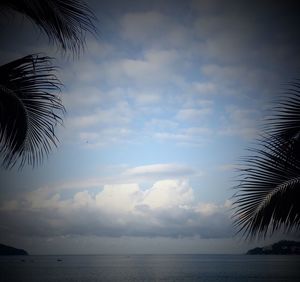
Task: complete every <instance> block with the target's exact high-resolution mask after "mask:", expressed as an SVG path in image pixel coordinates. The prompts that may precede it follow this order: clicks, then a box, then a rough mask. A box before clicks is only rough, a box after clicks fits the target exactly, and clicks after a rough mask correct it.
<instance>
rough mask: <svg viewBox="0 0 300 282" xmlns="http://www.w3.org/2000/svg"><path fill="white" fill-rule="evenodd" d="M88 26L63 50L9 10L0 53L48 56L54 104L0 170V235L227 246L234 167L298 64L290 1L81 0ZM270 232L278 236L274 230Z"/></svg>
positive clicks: (128, 245)
mask: <svg viewBox="0 0 300 282" xmlns="http://www.w3.org/2000/svg"><path fill="white" fill-rule="evenodd" d="M87 3H88V4H89V6H90V8H91V10H92V11H93V12H94V13H95V15H96V16H97V18H98V21H97V23H96V26H97V29H98V36H96V37H94V36H91V35H87V36H86V49H85V52H84V53H83V54H82V55H81V56H80V58H75V59H74V58H72V56H70V55H68V54H63V53H62V52H61V51H59V50H57V48H56V46H53V45H52V44H49V42H48V39H47V37H45V35H43V34H42V33H41V32H40V31H39V29H38V28H37V27H36V26H34V25H33V24H32V23H31V22H30V21H28V20H27V19H25V18H23V17H22V16H20V15H17V14H16V15H15V16H12V14H8V15H6V16H4V17H1V19H0V28H1V45H0V63H1V64H2V63H5V62H8V61H10V60H13V59H17V58H19V57H22V56H25V55H27V54H31V53H40V52H44V53H45V54H47V55H50V56H53V57H55V58H56V59H55V62H54V63H55V65H57V66H59V70H58V73H57V75H58V77H59V79H60V80H61V81H62V82H63V84H64V86H63V87H62V91H61V93H59V95H60V96H61V98H62V101H63V104H64V106H65V107H66V110H67V112H66V115H65V118H64V124H63V126H58V127H57V128H56V134H57V136H58V138H59V140H60V143H59V146H58V148H57V149H54V150H53V151H52V152H51V154H50V155H49V157H48V159H46V160H45V161H44V163H43V164H42V165H41V166H39V167H35V168H34V169H32V168H31V167H24V168H23V170H21V171H20V170H18V169H17V168H13V169H12V170H9V171H7V170H4V169H1V170H0V179H1V187H0V242H1V243H3V244H8V245H13V246H16V247H22V248H24V249H26V250H28V251H29V253H31V254H118V253H241V252H245V251H246V250H247V249H249V248H250V247H253V246H254V245H255V246H256V245H265V244H266V243H270V242H273V241H276V240H277V239H278V238H282V237H283V235H282V234H276V235H275V236H274V237H273V238H271V239H268V240H266V241H262V242H251V243H249V242H245V241H244V240H243V239H241V238H240V237H238V236H235V230H234V228H233V226H232V219H231V215H232V210H231V207H232V206H231V205H232V198H231V197H232V195H233V194H234V190H233V187H234V186H235V185H236V184H237V182H236V180H237V173H236V171H235V169H236V168H238V167H239V165H240V158H241V156H243V155H245V154H248V153H247V152H246V150H245V149H246V148H247V147H249V146H251V144H253V142H254V140H255V138H257V136H258V134H259V132H260V128H261V125H262V123H263V120H264V119H265V118H266V116H267V115H268V109H270V105H271V102H272V101H273V100H274V98H275V97H277V95H279V94H282V93H283V92H284V89H286V85H285V83H288V82H289V81H291V80H293V79H295V78H297V77H299V62H300V36H299V29H297V27H298V26H299V17H298V15H297V13H296V10H295V9H294V7H293V5H294V4H293V2H292V1H276V3H273V2H272V4H270V1H209V0H203V1H202V0H201V1H192V0H190V1H189V0H188V1H168V0H165V1H144V0H142V1H87ZM284 238H287V237H286V236H285V237H284Z"/></svg>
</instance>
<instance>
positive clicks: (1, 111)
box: [0, 0, 96, 168]
mask: <svg viewBox="0 0 300 282" xmlns="http://www.w3.org/2000/svg"><path fill="white" fill-rule="evenodd" d="M0 8H1V11H2V10H5V9H6V10H14V11H17V12H20V13H22V14H23V15H25V16H27V17H28V18H30V19H31V20H32V21H33V22H34V23H35V24H37V25H38V26H39V27H40V29H41V31H42V32H44V33H45V34H46V35H47V36H48V38H49V40H50V41H51V42H53V43H55V44H57V46H58V47H60V48H61V49H62V50H64V51H68V50H70V51H71V52H72V54H74V55H75V54H78V55H79V54H80V52H81V51H82V50H83V49H84V45H85V34H86V32H90V33H92V34H95V32H96V28H95V26H94V24H93V22H94V20H95V16H94V15H93V13H92V12H91V11H90V10H89V8H88V7H87V5H86V4H85V3H84V2H82V1H78V0H31V1H28V0H0ZM54 71H55V67H54V66H53V65H52V60H51V59H50V58H49V57H47V56H43V55H39V54H34V55H28V56H25V57H23V58H19V59H17V60H14V61H12V62H9V63H7V64H5V65H2V66H0V154H1V157H2V166H3V167H4V168H11V167H13V166H15V165H16V164H17V163H19V166H20V167H23V166H24V165H25V164H29V165H31V166H33V167H34V166H35V165H38V164H40V163H41V162H42V160H43V159H44V158H45V156H47V155H48V154H49V152H50V151H51V149H52V147H53V146H56V145H57V142H58V140H57V137H56V135H55V133H54V128H55V126H56V125H57V123H62V117H63V112H64V107H63V105H62V103H61V100H60V98H59V96H58V95H57V92H58V91H59V89H60V85H61V84H60V82H59V81H58V79H57V78H56V76H55V74H54Z"/></svg>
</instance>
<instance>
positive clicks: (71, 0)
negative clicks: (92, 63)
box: [0, 0, 96, 53]
mask: <svg viewBox="0 0 300 282" xmlns="http://www.w3.org/2000/svg"><path fill="white" fill-rule="evenodd" d="M0 5H2V6H3V7H4V8H5V7H6V8H10V9H13V10H15V11H18V12H20V13H22V14H23V15H26V16H27V17H28V18H29V19H31V20H32V21H33V22H34V23H35V24H37V25H38V26H39V27H40V28H41V30H42V31H43V32H45V33H46V35H47V36H48V38H49V39H50V41H51V42H54V43H56V44H58V45H59V46H60V47H61V48H62V49H63V50H71V51H72V52H73V53H80V51H81V49H83V47H84V45H85V33H86V32H90V33H92V34H95V33H96V28H95V25H94V21H95V19H96V18H95V15H94V14H93V12H92V11H91V10H90V9H89V8H88V6H87V5H86V4H85V3H84V2H82V1H79V0H0Z"/></svg>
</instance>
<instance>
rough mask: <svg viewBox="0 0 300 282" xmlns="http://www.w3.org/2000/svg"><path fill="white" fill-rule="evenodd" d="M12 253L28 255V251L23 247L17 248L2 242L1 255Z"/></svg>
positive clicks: (10, 254) (0, 246) (0, 245)
mask: <svg viewBox="0 0 300 282" xmlns="http://www.w3.org/2000/svg"><path fill="white" fill-rule="evenodd" d="M12 255H17V256H27V255H28V253H27V252H26V251H25V250H23V249H16V248H14V247H11V246H6V245H3V244H0V256H12Z"/></svg>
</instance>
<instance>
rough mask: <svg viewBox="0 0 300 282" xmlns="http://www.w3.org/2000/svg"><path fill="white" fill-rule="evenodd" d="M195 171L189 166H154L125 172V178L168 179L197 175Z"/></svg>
mask: <svg viewBox="0 0 300 282" xmlns="http://www.w3.org/2000/svg"><path fill="white" fill-rule="evenodd" d="M195 173H196V172H195V170H193V169H192V168H191V167H189V166H187V165H179V164H153V165H144V166H138V167H133V168H130V169H127V170H126V171H125V172H124V175H125V176H130V177H148V178H162V177H164V178H166V177H168V178H169V177H172V178H177V177H183V176H184V177H186V176H189V175H193V174H195Z"/></svg>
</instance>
